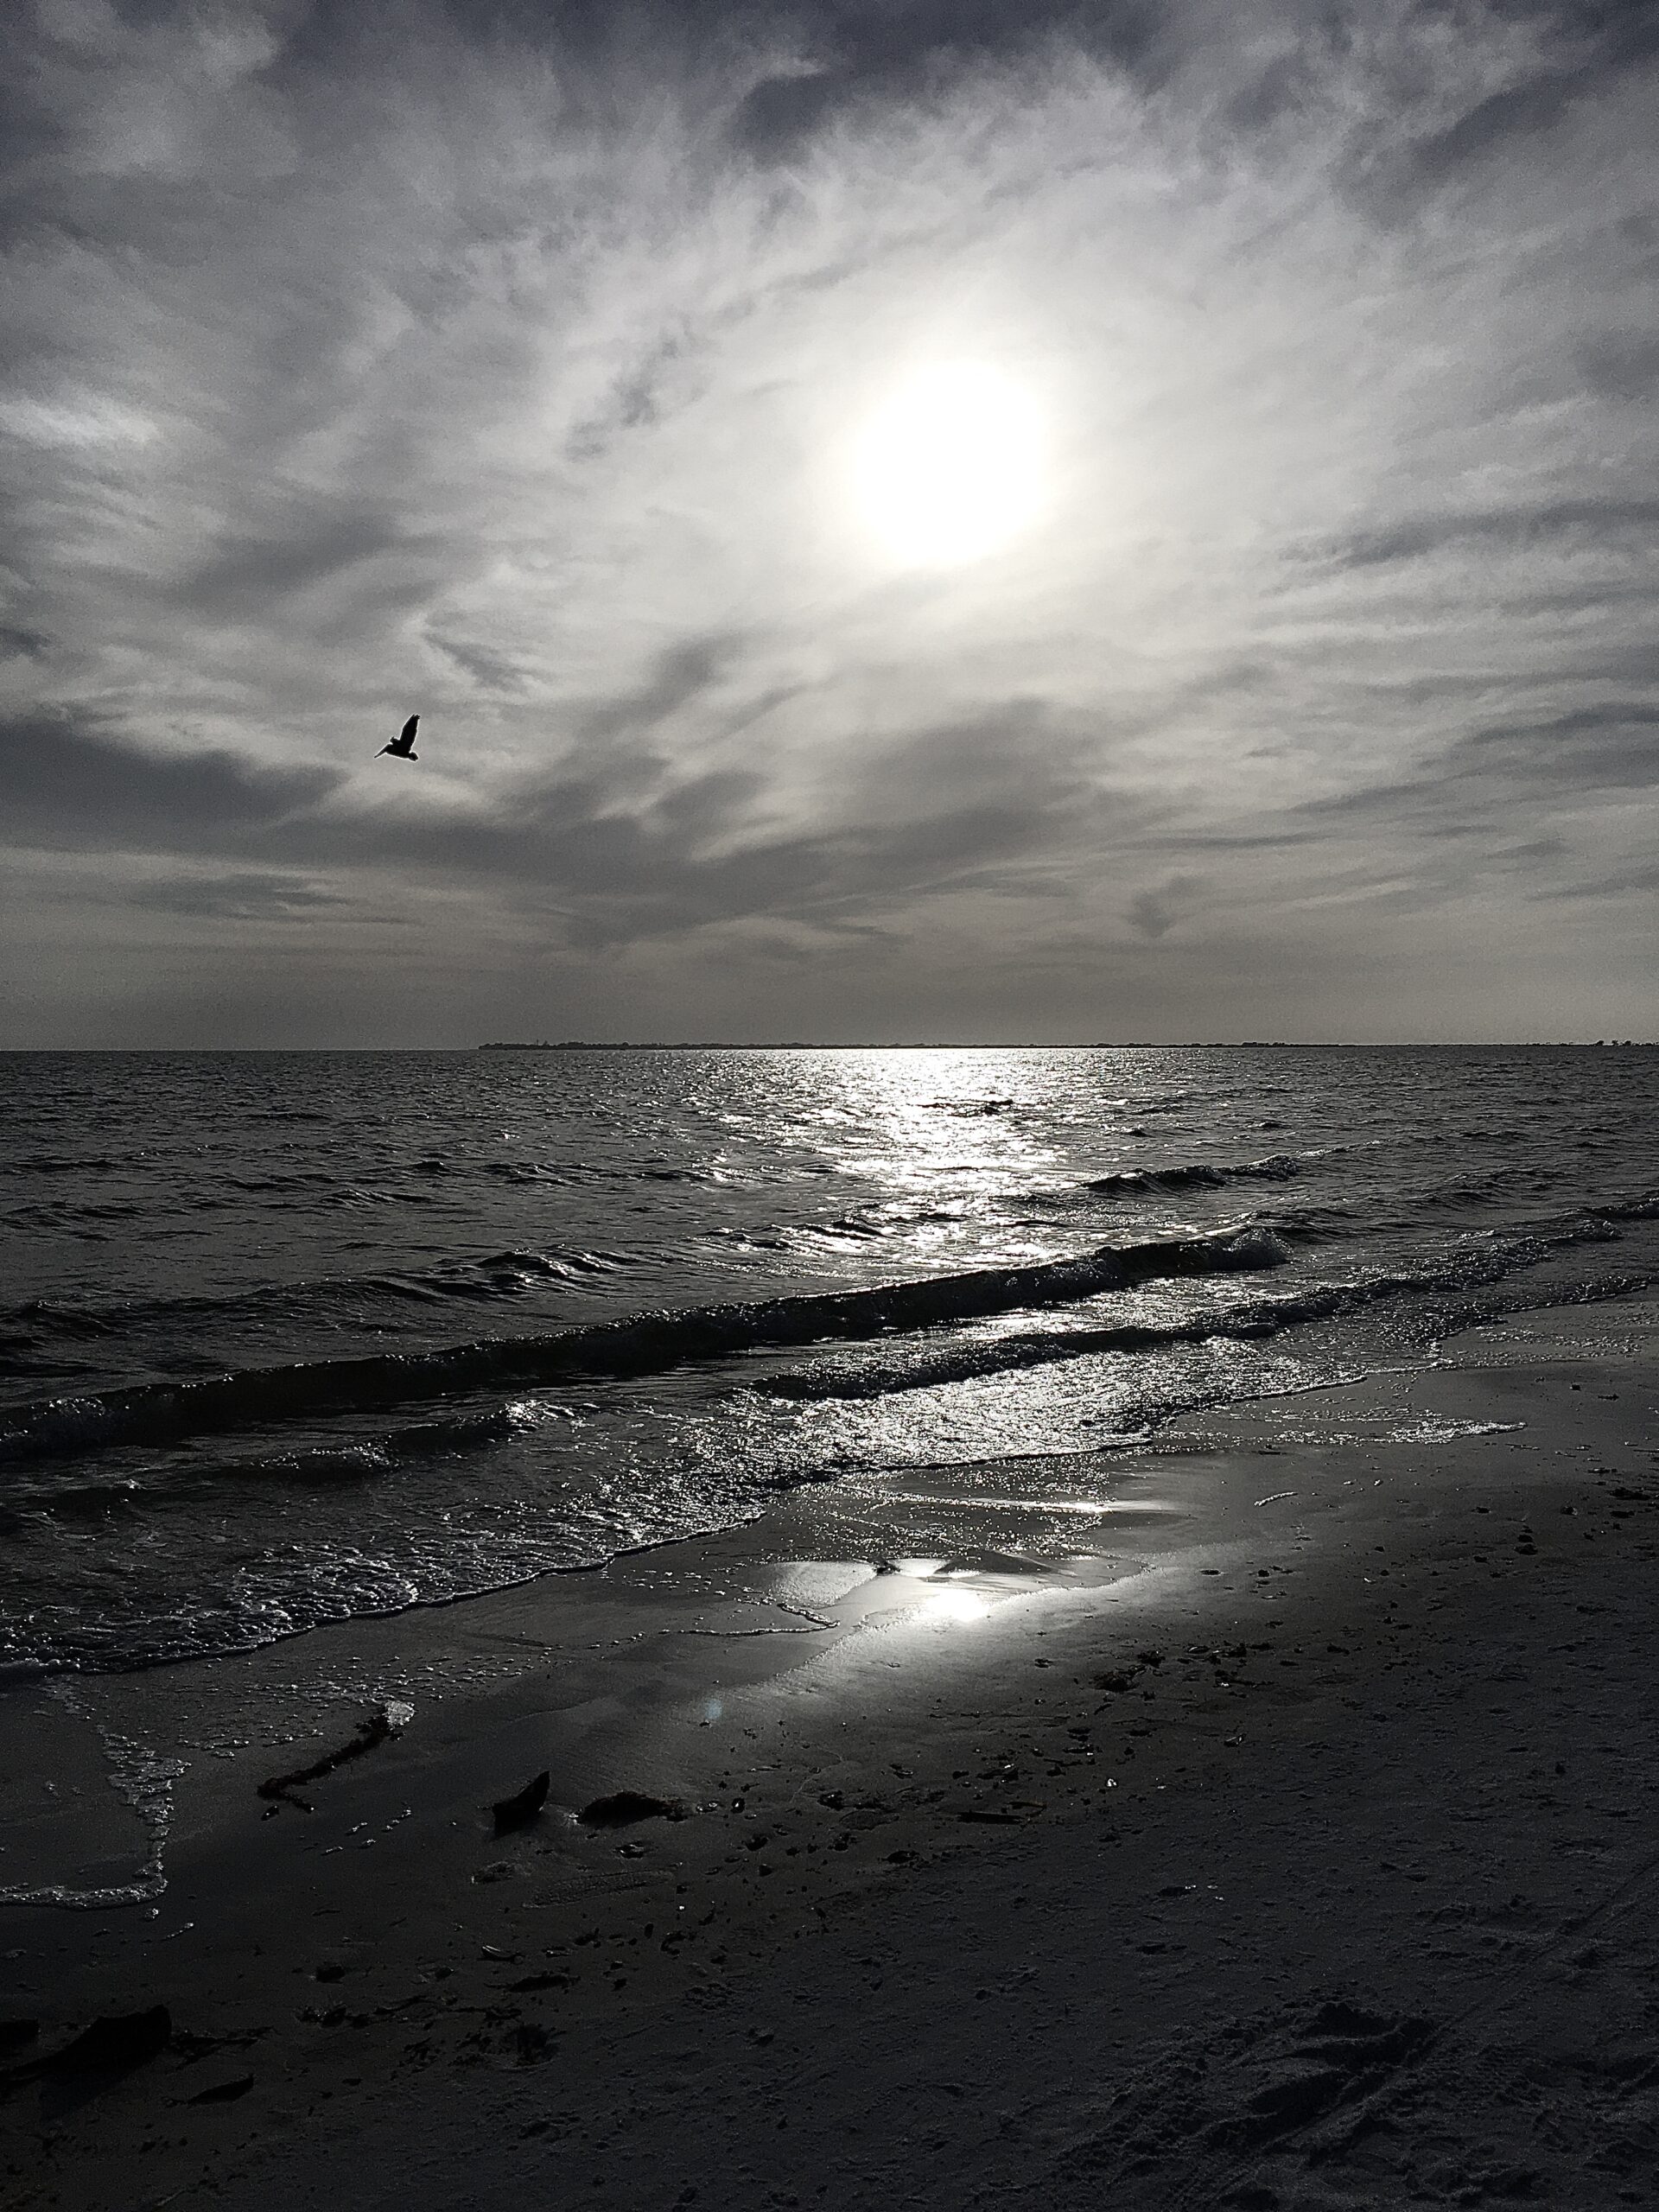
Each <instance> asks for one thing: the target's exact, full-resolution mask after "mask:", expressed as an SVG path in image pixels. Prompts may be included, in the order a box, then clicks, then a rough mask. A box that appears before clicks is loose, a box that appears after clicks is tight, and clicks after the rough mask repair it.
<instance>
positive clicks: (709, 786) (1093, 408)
mask: <svg viewBox="0 0 1659 2212" xmlns="http://www.w3.org/2000/svg"><path fill="white" fill-rule="evenodd" d="M18 13H19V16H21V18H22V20H21V22H20V23H18V25H17V28H16V29H14V30H13V31H11V32H10V34H9V57H8V67H7V70H6V72H5V77H4V85H3V91H0V511H3V528H0V938H3V944H4V947H5V950H4V956H3V958H0V1046H9V1047H15V1046H168V1047H186V1046H200V1047H230V1046H238V1047H243V1046H248V1047H251V1046H359V1045H360V1046H463V1045H468V1044H472V1043H474V1042H477V1041H480V1040H482V1039H494V1038H543V1037H547V1038H563V1037H584V1038H591V1039H618V1040H621V1039H634V1040H641V1039H733V1040H740V1041H741V1040H753V1041H784V1040H791V1039H802V1040H808V1041H818V1042H826V1043H856V1042H873V1043H882V1042H888V1041H899V1040H906V1039H924V1040H939V1041H957V1042H969V1043H987V1044H1004V1043H1006V1044H1015V1043H1022V1042H1029V1043H1057V1044H1064V1043H1072V1042H1077V1043H1086V1042H1090V1041H1095V1040H1101V1041H1107V1042H1121V1041H1130V1040H1137V1039H1160V1040H1179V1039H1236V1038H1274V1039H1278V1038H1284V1039H1355V1040H1358V1039H1407V1038H1422V1039H1471V1040H1487V1039H1491V1040H1507V1039H1514V1040H1527V1039H1573V1038H1579V1039H1594V1038H1597V1037H1602V1036H1608V1037H1611V1036H1619V1037H1626V1036H1632V1037H1651V1036H1653V1035H1654V1034H1655V1033H1656V1014H1655V1004H1656V994H1655V989H1654V983H1653V976H1654V973H1655V971H1656V967H1659V911H1656V910H1659V900H1656V893H1659V838H1656V828H1659V821H1656V816H1659V806H1656V785H1659V632H1656V630H1655V627H1654V618H1653V610H1654V606H1655V601H1656V584H1659V576H1656V574H1655V569H1656V556H1655V549H1656V542H1659V427H1656V425H1659V410H1656V408H1655V404H1654V403H1655V398H1656V395H1659V282H1656V279H1659V164H1656V163H1655V161H1654V158H1653V118H1654V114H1655V112H1656V91H1659V6H1655V5H1650V4H1645V0H1625V3H1624V4H1610V5H1605V6H1590V5H1578V6H1551V5H1543V4H1523V0H1512V4H1508V5H1503V6H1498V5H1493V4H1490V0H1488V3H1487V4H1472V3H1471V4H1459V3H1458V0H1445V3H1444V4H1434V5H1429V4H1416V3H1415V0H1363V4H1357V5H1344V4H1342V3H1341V0H1334V3H1327V4H1314V3H1313V0H1307V4H1304V3H1303V0H1094V3H1093V4H1089V3H1088V0H1066V4H1058V3H1057V0H1024V4H1022V5H1021V6H1020V7H1019V8H1017V9H1016V8H1013V7H1010V6H1008V5H1007V4H1003V3H1002V0H803V4H801V5H800V6H798V7H794V8H790V7H784V6H773V5H760V4H753V5H746V4H741V0H728V4H725V5H720V4H716V0H664V4H662V5H660V6H658V7H652V6H648V5H644V4H639V5H635V4H632V3H631V0H605V4H603V5H598V4H593V5H589V4H580V5H578V4H563V5H559V4H551V3H550V0H543V4H539V5H538V4H532V0H516V3H515V4H505V5H492V6H481V5H468V4H462V3H461V0H452V4H449V5H448V6H445V5H442V4H436V0H434V4H429V5H421V4H407V5H405V4H401V0H398V4H389V5H387V6H385V7H380V8H372V9H365V8H363V7H361V6H358V5H353V6H349V7H347V6H343V5H339V4H336V0H320V3H319V4H312V0H269V4H262V5H245V4H239V3H238V0H224V4H219V5H213V4H201V5H191V6H175V5H172V4H162V0H122V4H115V3H114V0H19V9H18ZM14 21H16V18H15V19H14ZM416 711H418V712H419V714H420V715H421V727H420V733H419V736H418V738H417V741H416V750H417V753H418V756H419V757H418V760H416V761H415V762H404V761H401V760H394V759H388V758H386V757H384V756H383V755H381V753H379V750H378V748H379V747H380V746H381V745H382V744H384V743H385V741H387V740H388V739H389V738H391V736H392V735H393V734H395V732H396V730H397V728H398V726H399V725H400V724H401V722H402V721H403V720H404V717H405V716H406V715H409V714H410V713H413V712H416Z"/></svg>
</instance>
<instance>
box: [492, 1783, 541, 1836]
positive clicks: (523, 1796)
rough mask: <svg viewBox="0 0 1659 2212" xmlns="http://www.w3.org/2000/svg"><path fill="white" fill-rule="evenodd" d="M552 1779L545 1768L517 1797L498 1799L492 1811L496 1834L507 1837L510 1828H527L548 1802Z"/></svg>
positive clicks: (525, 1785) (526, 1784)
mask: <svg viewBox="0 0 1659 2212" xmlns="http://www.w3.org/2000/svg"><path fill="white" fill-rule="evenodd" d="M551 1780H552V1777H551V1776H550V1774H549V1773H548V1771H547V1770H546V1769H545V1768H543V1770H542V1771H541V1773H540V1774H538V1775H537V1776H536V1777H535V1778H534V1780H533V1781H531V1782H527V1783H525V1784H524V1788H523V1789H521V1790H519V1791H518V1793H517V1795H516V1796H512V1797H501V1798H498V1799H497V1801H496V1802H495V1803H494V1804H493V1805H492V1806H491V1808H490V1810H491V1812H492V1813H493V1814H494V1815H495V1832H496V1834H497V1835H505V1834H506V1833H507V1831H508V1829H509V1828H522V1827H528V1826H529V1825H530V1823H531V1821H533V1820H534V1819H535V1817H536V1815H537V1813H539V1812H540V1811H541V1809H542V1808H543V1805H545V1804H546V1802H547V1793H548V1789H549V1787H550V1783H551Z"/></svg>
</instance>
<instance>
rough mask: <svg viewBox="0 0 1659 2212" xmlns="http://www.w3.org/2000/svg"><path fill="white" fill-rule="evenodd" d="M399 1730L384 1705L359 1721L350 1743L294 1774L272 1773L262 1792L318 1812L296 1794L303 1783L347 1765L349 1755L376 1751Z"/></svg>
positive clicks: (358, 1755)
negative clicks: (376, 1746) (297, 1787)
mask: <svg viewBox="0 0 1659 2212" xmlns="http://www.w3.org/2000/svg"><path fill="white" fill-rule="evenodd" d="M396 1734H397V1730H396V1729H395V1728H394V1727H393V1726H392V1725H391V1717H390V1715H389V1714H388V1713H387V1712H386V1709H385V1707H384V1706H382V1707H381V1708H380V1710H379V1711H378V1713H372V1715H371V1716H370V1718H369V1719H366V1720H364V1721H360V1722H359V1724H358V1730H357V1733H356V1734H355V1735H354V1736H353V1738H352V1740H351V1742H350V1743H349V1744H342V1745H340V1749H339V1750H338V1751H330V1752H328V1753H327V1755H326V1757H324V1758H320V1759H316V1760H315V1761H314V1762H313V1763H312V1764H311V1765H309V1766H302V1767H296V1769H295V1770H294V1772H293V1773H292V1774H273V1775H268V1776H267V1777H266V1778H265V1780H264V1782H262V1783H260V1784H259V1795H260V1796H262V1797H270V1798H272V1799H274V1800H277V1802H281V1803H283V1804H286V1805H297V1806H298V1807H299V1808H300V1810H301V1811H302V1813H310V1812H314V1811H315V1809H316V1808H315V1806H312V1805H308V1804H307V1802H306V1801H305V1799H304V1798H303V1797H296V1796H295V1795H294V1792H295V1789H296V1786H297V1785H298V1784H299V1783H302V1782H318V1781H321V1778H322V1777H323V1776H324V1775H325V1774H332V1773H333V1772H334V1769H335V1768H336V1767H337V1766H344V1765H345V1764H346V1760H347V1759H360V1758H362V1756H363V1754H364V1752H365V1751H372V1750H373V1749H374V1747H375V1745H377V1744H384V1743H385V1742H386V1741H387V1740H388V1738H391V1737H393V1736H395V1735H396ZM276 1809H277V1807H276V1804H275V1803H273V1805H272V1807H271V1812H275V1811H276ZM265 1817H266V1819H267V1820H269V1819H270V1813H268V1814H267V1815H265Z"/></svg>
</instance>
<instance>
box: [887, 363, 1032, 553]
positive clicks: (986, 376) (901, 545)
mask: <svg viewBox="0 0 1659 2212" xmlns="http://www.w3.org/2000/svg"><path fill="white" fill-rule="evenodd" d="M1043 462H1044V454H1043V438H1042V423H1041V419H1040V416H1039V412H1038V410H1037V408H1036V406H1035V404H1033V400H1032V397H1031V395H1030V394H1029V393H1028V392H1027V391H1023V390H1021V388H1020V385H1017V384H1015V383H1014V381H1013V380H1012V379H1011V378H1008V377H1006V376H1004V375H1003V374H1002V373H1001V372H1000V371H999V370H996V369H993V368H988V367H985V366H982V365H980V364H978V363H976V362H971V361H957V362H950V363H945V364H941V365H938V367H934V368H931V369H926V370H924V371H922V372H919V373H918V374H916V375H913V376H912V378H910V379H909V381H908V382H907V383H906V384H905V385H903V386H902V387H901V388H900V389H899V391H897V392H895V393H894V394H893V397H891V398H890V399H889V400H888V401H887V404H886V405H885V406H883V407H882V408H880V410H878V411H877V413H876V414H875V415H874V416H872V418H871V419H870V421H869V422H868V423H867V424H866V425H865V428H864V431H863V435H862V436H861V440H860V442H859V446H858V453H857V464H856V466H857V477H858V486H857V488H858V494H859V499H860V504H861V507H862V509H863V512H864V513H865V515H866V517H867V518H868V521H869V523H870V524H872V526H873V527H874V530H875V532H876V534H877V536H878V537H880V539H881V541H882V542H883V543H884V544H885V545H886V546H887V550H888V551H889V552H890V553H891V554H892V555H893V556H894V557H895V558H896V559H898V560H899V561H903V562H906V563H915V564H918V565H920V564H923V563H925V564H928V565H944V564H949V563H957V562H963V561H974V560H977V559H978V558H979V557H980V556H982V554H986V553H994V552H995V551H996V550H997V549H998V548H999V547H1000V546H1002V545H1005V544H1006V543H1007V542H1008V540H1009V539H1010V538H1012V537H1014V536H1015V535H1017V533H1018V532H1019V531H1020V530H1022V529H1023V528H1024V527H1025V526H1026V524H1027V523H1029V522H1030V521H1031V520H1032V519H1033V517H1034V515H1035V514H1036V512H1037V510H1038V508H1039V505H1040V504H1041V502H1042V497H1043V489H1044V485H1043V478H1044V467H1043Z"/></svg>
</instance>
